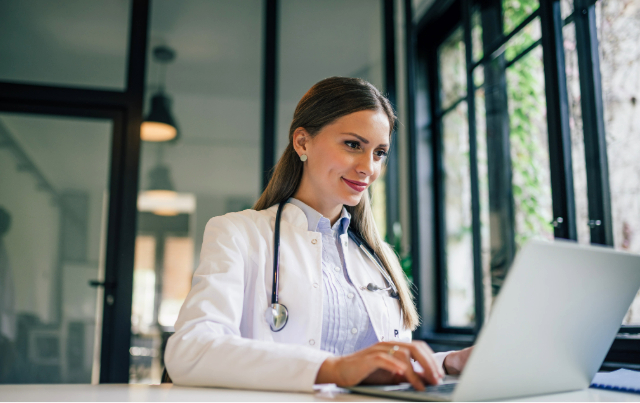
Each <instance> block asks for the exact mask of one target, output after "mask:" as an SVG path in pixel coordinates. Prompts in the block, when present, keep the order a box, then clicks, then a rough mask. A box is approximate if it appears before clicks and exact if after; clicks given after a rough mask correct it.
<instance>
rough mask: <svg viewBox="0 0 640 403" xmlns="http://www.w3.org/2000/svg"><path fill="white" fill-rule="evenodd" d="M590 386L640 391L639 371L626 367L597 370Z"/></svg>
mask: <svg viewBox="0 0 640 403" xmlns="http://www.w3.org/2000/svg"><path fill="white" fill-rule="evenodd" d="M591 387H592V388H600V389H611V390H619V391H623V392H633V393H640V372H638V371H630V370H628V369H619V370H617V371H613V372H598V373H597V374H596V376H594V377H593V381H591Z"/></svg>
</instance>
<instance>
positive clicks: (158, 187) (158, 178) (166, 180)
mask: <svg viewBox="0 0 640 403" xmlns="http://www.w3.org/2000/svg"><path fill="white" fill-rule="evenodd" d="M148 190H149V191H152V192H155V191H161V192H175V188H174V187H173V182H172V181H171V177H170V175H169V167H168V166H166V165H157V166H155V167H154V168H153V169H151V171H149V188H148Z"/></svg>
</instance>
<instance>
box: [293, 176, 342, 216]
mask: <svg viewBox="0 0 640 403" xmlns="http://www.w3.org/2000/svg"><path fill="white" fill-rule="evenodd" d="M293 197H295V198H296V199H298V200H300V201H301V202H303V203H304V204H306V205H307V206H309V207H311V208H312V209H314V210H315V211H317V212H318V213H320V214H322V216H323V217H325V218H328V219H329V222H330V223H331V226H332V227H333V224H335V222H336V221H338V218H340V214H341V213H342V204H336V203H332V202H330V201H328V200H327V199H326V198H323V197H321V196H319V195H316V194H315V193H314V192H311V191H310V189H307V188H306V187H305V186H303V184H302V183H301V184H300V186H299V187H298V190H297V191H296V193H295V194H294V195H293Z"/></svg>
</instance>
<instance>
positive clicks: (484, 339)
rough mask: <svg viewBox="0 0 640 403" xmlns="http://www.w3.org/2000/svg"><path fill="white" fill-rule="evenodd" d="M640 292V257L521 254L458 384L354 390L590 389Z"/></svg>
mask: <svg viewBox="0 0 640 403" xmlns="http://www.w3.org/2000/svg"><path fill="white" fill-rule="evenodd" d="M639 288H640V256H639V255H633V254H629V253H625V252H619V251H615V250H613V249H611V248H607V247H600V246H586V245H578V244H576V243H572V242H566V241H555V242H537V241H532V242H529V243H527V244H526V245H525V246H524V247H523V248H522V249H521V250H520V252H519V253H518V255H517V257H516V259H515V261H514V263H513V265H512V267H511V270H510V272H509V274H508V276H507V278H506V280H505V283H504V285H503V287H502V289H501V291H500V294H499V295H498V297H497V298H496V300H495V302H494V304H493V308H492V310H491V316H490V318H489V320H488V321H487V322H486V323H485V325H484V326H483V328H482V331H481V332H480V334H479V335H478V338H477V340H476V344H475V347H474V349H473V352H472V354H471V356H470V357H469V360H468V361H467V365H466V367H465V369H464V371H463V373H462V374H461V375H460V377H459V379H457V380H456V379H455V378H453V377H446V378H445V382H444V384H443V385H437V386H427V388H426V390H425V391H424V392H420V391H416V390H414V389H413V388H411V386H410V385H409V384H401V385H376V386H356V387H351V388H349V389H350V390H351V391H352V392H355V393H363V394H367V395H375V396H384V397H390V398H396V399H406V400H422V401H474V400H496V399H508V398H516V397H524V396H533V395H543V394H551V393H560V392H569V391H575V390H581V389H585V388H588V387H589V384H590V383H591V380H592V379H593V377H594V375H595V374H596V372H597V371H598V369H599V368H600V366H601V364H602V362H603V361H604V358H605V356H606V354H607V352H608V351H609V348H610V347H611V344H612V343H613V340H614V338H615V336H616V334H617V332H618V330H619V329H620V326H621V323H622V321H623V318H624V316H625V314H626V313H627V310H628V309H629V306H630V305H631V302H632V301H633V299H634V297H635V296H636V293H637V292H638V289H639Z"/></svg>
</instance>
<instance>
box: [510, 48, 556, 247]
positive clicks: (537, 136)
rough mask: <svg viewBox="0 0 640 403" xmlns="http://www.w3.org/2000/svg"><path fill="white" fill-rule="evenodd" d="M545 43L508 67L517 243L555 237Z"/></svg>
mask: <svg viewBox="0 0 640 403" xmlns="http://www.w3.org/2000/svg"><path fill="white" fill-rule="evenodd" d="M542 66H543V65H542V47H541V46H538V47H537V48H536V49H534V50H533V51H531V52H530V53H529V54H528V55H526V56H525V57H523V58H522V59H520V60H519V61H518V62H517V63H514V64H513V65H511V67H509V68H508V69H507V96H508V104H509V127H510V137H509V138H510V141H511V163H512V169H513V197H514V203H515V208H516V209H515V212H516V244H517V245H518V246H522V245H523V244H524V242H526V241H527V240H529V239H532V238H536V239H549V240H552V239H553V227H552V226H551V224H550V222H551V221H552V217H553V213H552V209H551V180H550V172H549V146H548V137H547V121H546V108H547V107H546V99H545V92H544V71H543V67H542Z"/></svg>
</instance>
